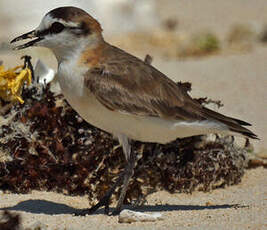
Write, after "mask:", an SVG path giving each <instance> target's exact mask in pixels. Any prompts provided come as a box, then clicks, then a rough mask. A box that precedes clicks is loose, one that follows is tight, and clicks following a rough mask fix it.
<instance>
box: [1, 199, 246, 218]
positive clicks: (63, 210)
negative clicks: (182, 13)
mask: <svg viewBox="0 0 267 230" xmlns="http://www.w3.org/2000/svg"><path fill="white" fill-rule="evenodd" d="M243 207H245V206H241V205H238V204H231V205H230V204H223V205H168V204H166V205H144V206H140V207H136V208H133V207H132V206H124V207H123V208H128V209H132V210H136V211H141V212H166V211H192V210H204V209H210V210H211V209H212V210H213V209H215V210H216V209H230V208H243ZM0 210H10V211H24V212H29V213H34V214H47V215H60V214H75V213H79V212H81V211H82V210H83V209H77V208H73V207H70V206H68V205H65V204H61V203H56V202H52V201H47V200H25V201H22V202H20V203H18V204H17V205H14V206H12V207H5V208H0ZM112 210H113V209H112V208H110V211H112ZM94 214H104V209H103V208H100V209H99V210H97V211H96V212H95V213H94Z"/></svg>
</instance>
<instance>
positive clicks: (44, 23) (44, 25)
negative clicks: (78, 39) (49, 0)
mask: <svg viewBox="0 0 267 230" xmlns="http://www.w3.org/2000/svg"><path fill="white" fill-rule="evenodd" d="M54 22H60V23H62V24H63V25H64V26H67V27H76V26H77V25H78V24H77V23H75V22H72V21H68V22H66V21H64V20H63V19H61V18H53V17H51V15H49V14H47V15H45V16H44V17H43V19H42V21H41V23H40V25H39V26H38V27H37V30H39V31H42V30H45V29H47V28H49V27H50V26H51V25H52V24H53V23H54Z"/></svg>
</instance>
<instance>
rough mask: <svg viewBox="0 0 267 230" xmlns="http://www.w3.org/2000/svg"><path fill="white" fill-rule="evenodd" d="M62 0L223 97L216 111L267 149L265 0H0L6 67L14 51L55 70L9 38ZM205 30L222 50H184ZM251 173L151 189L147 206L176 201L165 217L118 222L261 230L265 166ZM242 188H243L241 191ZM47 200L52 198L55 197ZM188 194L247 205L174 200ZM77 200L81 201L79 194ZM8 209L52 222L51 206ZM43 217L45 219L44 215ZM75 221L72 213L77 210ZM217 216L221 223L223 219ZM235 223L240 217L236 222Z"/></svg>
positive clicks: (179, 76)
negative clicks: (221, 185)
mask: <svg viewBox="0 0 267 230" xmlns="http://www.w3.org/2000/svg"><path fill="white" fill-rule="evenodd" d="M65 5H74V6H78V7H81V8H83V9H85V10H87V11H88V12H89V13H90V14H92V15H93V16H94V17H96V18H97V19H98V20H99V21H100V22H101V24H102V27H103V29H104V31H105V32H104V36H105V38H106V40H107V41H110V42H111V43H113V44H116V45H118V46H120V47H122V48H123V49H125V50H126V51H129V52H131V53H132V54H134V55H136V56H138V57H140V58H142V59H143V58H144V57H145V55H146V54H150V55H152V56H153V62H152V64H153V65H154V66H155V67H157V68H158V69H159V70H161V71H162V72H163V73H165V74H166V75H167V76H169V77H170V78H172V79H174V80H176V81H189V82H191V83H192V84H193V89H192V92H191V94H192V95H193V96H197V97H209V98H212V99H216V100H221V101H222V102H223V104H224V107H222V108H220V110H219V111H220V112H222V113H224V114H227V115H229V116H233V117H236V118H239V119H242V120H245V121H247V122H250V123H252V124H253V126H252V128H251V129H252V130H253V131H254V132H255V133H256V134H258V135H259V137H260V139H261V140H260V141H252V143H253V145H254V148H255V152H256V153H257V154H261V155H265V156H266V152H267V141H266V138H267V92H266V89H267V42H265V43H264V42H262V41H261V37H262V36H263V33H264V31H265V32H266V33H267V29H266V27H267V13H266V12H267V1H266V0H255V1H252V0H231V1H230V0H226V1H222V0H198V1H192V0H179V1H178V0H135V1H129V0H128V1H127V0H91V1H86V0H80V1H71V0H65V1H47V2H46V1H41V0H21V1H15V0H9V1H7V0H1V2H0V31H1V33H0V60H3V61H4V64H5V65H7V66H9V67H12V66H15V65H16V64H17V63H19V62H20V60H19V58H20V56H22V55H23V54H28V55H32V56H33V57H34V62H35V61H36V60H37V58H41V59H42V60H43V61H45V63H47V64H48V65H49V66H51V67H52V68H54V69H56V67H57V63H56V60H55V58H54V57H53V55H52V54H51V53H50V52H49V51H48V50H46V49H41V48H31V49H26V50H24V51H20V52H18V51H16V52H15V51H11V50H10V46H9V41H10V40H11V39H12V38H14V37H16V36H18V35H20V34H22V33H25V32H28V31H30V30H32V29H34V28H35V27H37V26H38V24H39V22H40V20H41V18H42V17H43V15H44V14H45V13H47V12H48V11H49V10H51V9H53V8H55V7H58V6H65ZM235 28H241V30H242V31H243V32H241V38H237V39H236V40H235V41H234V43H231V42H229V39H230V37H231V33H232V32H233V31H235ZM203 31H204V32H207V31H208V32H210V33H212V34H213V35H214V36H216V38H217V39H218V40H219V47H220V49H219V50H217V51H216V52H214V53H212V54H209V55H184V54H183V47H184V48H187V47H189V46H190V44H191V43H190V39H191V38H192V36H194V34H197V33H201V32H203ZM244 31H245V32H244ZM266 36H267V35H266ZM237 37H238V36H237ZM230 40H231V39H230ZM181 47H182V48H181ZM213 109H215V108H213ZM249 173H251V175H247V176H246V178H245V180H244V183H245V184H243V183H242V184H241V185H238V186H233V187H232V188H227V189H225V190H218V191H217V190H216V191H213V192H212V193H211V194H201V193H196V194H195V195H194V196H190V195H181V194H176V195H175V196H174V195H170V194H164V193H163V194H162V193H156V194H153V197H156V198H155V200H156V201H155V200H153V199H154V198H153V199H152V200H150V201H149V205H154V204H156V203H157V202H163V203H164V204H165V203H166V204H167V203H170V204H172V205H176V206H177V205H178V206H179V207H178V206H177V208H175V209H174V210H169V211H168V212H167V213H168V214H167V216H168V217H167V218H166V219H165V221H162V222H159V223H157V224H156V225H153V224H150V225H148V226H146V225H144V224H140V225H138V224H137V225H130V227H129V226H128V225H120V227H119V229H139V227H141V228H143V229H163V228H165V229H167V228H168V229H180V228H181V229H182V228H183V229H196V228H198V229H204V228H205V229H214V228H216V229H249V228H250V227H251V228H252V229H264V227H265V229H267V226H266V221H264V216H265V218H266V186H267V185H266V179H264V173H265V174H266V169H257V170H255V171H250V172H249ZM254 179H255V180H254ZM249 181H251V183H249ZM244 189H245V192H244V193H242V191H244ZM249 189H251V190H249ZM239 193H242V194H245V195H241V197H239V196H238V195H237V194H239ZM10 196H12V194H11V195H10ZM50 196H52V195H51V194H50V193H49V194H44V195H42V194H40V193H37V195H36V193H34V194H33V195H29V196H24V195H23V196H20V195H19V196H12V197H5V199H9V201H11V200H12V204H11V203H9V202H8V201H6V200H2V198H1V201H0V206H1V207H7V206H15V205H16V204H17V203H18V202H21V201H23V200H26V201H29V199H33V198H32V197H35V198H36V199H46V198H47V199H48V197H50ZM53 196H56V195H55V194H54V195H53ZM264 196H265V198H264ZM38 197H39V198H38ZM60 197H61V195H60ZM252 197H253V199H252ZM60 199H61V198H60ZM62 199H63V198H62ZM65 199H73V198H65ZM168 199H171V201H169V200H168ZM194 199H195V200H194ZM206 199H207V200H206ZM220 199H221V200H220ZM245 199H247V200H246V201H244V203H243V202H242V200H245ZM251 199H252V200H251ZM52 200H54V202H57V198H53V199H52ZM192 200H194V202H193V203H194V205H204V206H205V201H207V202H208V201H210V200H211V203H214V204H216V205H221V204H227V205H228V204H229V205H231V204H235V203H238V204H244V205H251V206H250V207H249V208H247V209H237V210H235V209H233V208H229V209H228V208H225V209H224V208H223V209H220V208H218V209H217V208H214V209H205V210H202V208H200V209H199V208H188V207H187V208H185V210H186V211H185V210H184V209H183V208H182V207H180V205H183V204H187V203H188V204H189V203H190V202H191V201H192ZM255 200H257V201H255ZM254 201H255V202H254ZM72 202H73V203H72ZM72 202H70V205H71V206H73V205H74V204H75V202H78V200H75V201H72ZM60 203H61V202H60ZM62 203H63V202H62ZM83 203H85V204H86V205H87V202H86V201H85V200H84V202H83ZM190 204H191V203H190ZM77 206H78V205H77ZM14 210H22V213H23V215H24V216H23V217H24V218H25V220H27V221H28V220H29V219H30V220H31V222H32V221H34V220H39V219H40V218H41V216H46V218H47V220H46V221H45V223H47V224H48V222H57V220H56V219H57V217H56V216H55V215H53V216H51V214H50V213H46V212H44V214H38V215H37V214H36V213H35V212H34V211H28V212H27V211H26V212H25V208H24V209H23V208H22V209H14ZM188 210H190V211H192V212H193V213H194V215H193V214H192V212H188ZM148 211H149V210H148ZM150 211H151V210H150ZM159 211H160V210H159ZM216 211H218V213H216ZM189 213H191V214H189ZM215 213H216V214H215ZM52 214H53V213H52ZM54 214H62V215H59V216H62V219H60V221H62V222H64V223H65V225H64V226H71V229H78V228H75V227H73V226H75V225H69V224H67V223H70V222H69V221H71V219H73V217H72V216H71V215H69V214H68V215H67V214H64V212H63V213H54ZM63 214H64V215H63ZM214 215H215V216H214ZM39 217H40V218H39ZM63 217H64V218H63ZM86 218H88V219H85V218H81V219H78V223H82V224H84V226H87V227H88V225H86V223H87V224H88V223H90V221H92V223H96V225H95V226H92V223H91V224H90V226H91V227H93V228H95V229H96V228H99V227H100V226H101V224H104V222H108V223H107V228H109V229H118V226H117V225H116V223H115V219H114V218H113V217H112V218H107V219H106V218H105V217H104V216H103V215H96V216H90V217H86ZM95 218H98V219H97V220H96V219H95ZM170 218H171V221H170V222H169V221H168V220H169V219H170ZM210 218H211V219H210ZM41 219H42V220H41V222H43V217H42V218H41ZM76 220H77V217H75V221H76ZM83 221H84V222H83ZM95 221H96V222H95ZM28 222H29V221H28ZM28 222H27V223H28ZM186 223H187V225H185V224H186ZM190 223H191V225H190ZM222 223H224V224H225V225H224V226H222ZM239 223H243V224H241V225H238V224H239ZM264 223H265V225H264ZM53 226H55V225H53ZM52 229H54V228H52ZM67 229H68V228H67ZM80 229H87V228H85V227H84V228H80Z"/></svg>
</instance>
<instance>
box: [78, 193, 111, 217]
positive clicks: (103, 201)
mask: <svg viewBox="0 0 267 230" xmlns="http://www.w3.org/2000/svg"><path fill="white" fill-rule="evenodd" d="M111 195H112V194H106V195H105V196H104V197H103V198H102V199H101V200H100V201H99V202H98V203H97V204H96V205H94V206H92V207H91V208H87V209H83V210H80V211H78V212H76V213H75V216H85V215H91V214H94V213H95V212H96V211H97V210H98V209H99V208H101V207H103V206H104V207H105V209H104V213H105V214H106V215H109V201H110V197H111Z"/></svg>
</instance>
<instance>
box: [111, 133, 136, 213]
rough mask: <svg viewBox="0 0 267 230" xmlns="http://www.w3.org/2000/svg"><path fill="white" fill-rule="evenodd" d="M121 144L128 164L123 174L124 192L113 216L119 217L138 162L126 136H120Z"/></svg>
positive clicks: (122, 191)
mask: <svg viewBox="0 0 267 230" xmlns="http://www.w3.org/2000/svg"><path fill="white" fill-rule="evenodd" d="M118 139H119V142H120V143H121V145H122V148H123V153H124V155H125V158H126V161H127V164H126V167H125V169H124V172H123V185H122V190H121V193H120V197H119V200H118V203H117V206H116V208H115V210H114V211H113V213H112V214H113V215H117V214H119V213H120V211H121V208H122V205H123V201H124V198H125V195H126V192H127V188H128V185H129V182H130V179H131V177H132V176H133V174H134V167H135V161H136V154H135V152H134V151H131V146H130V144H129V140H128V138H127V137H126V136H124V135H120V136H118Z"/></svg>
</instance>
